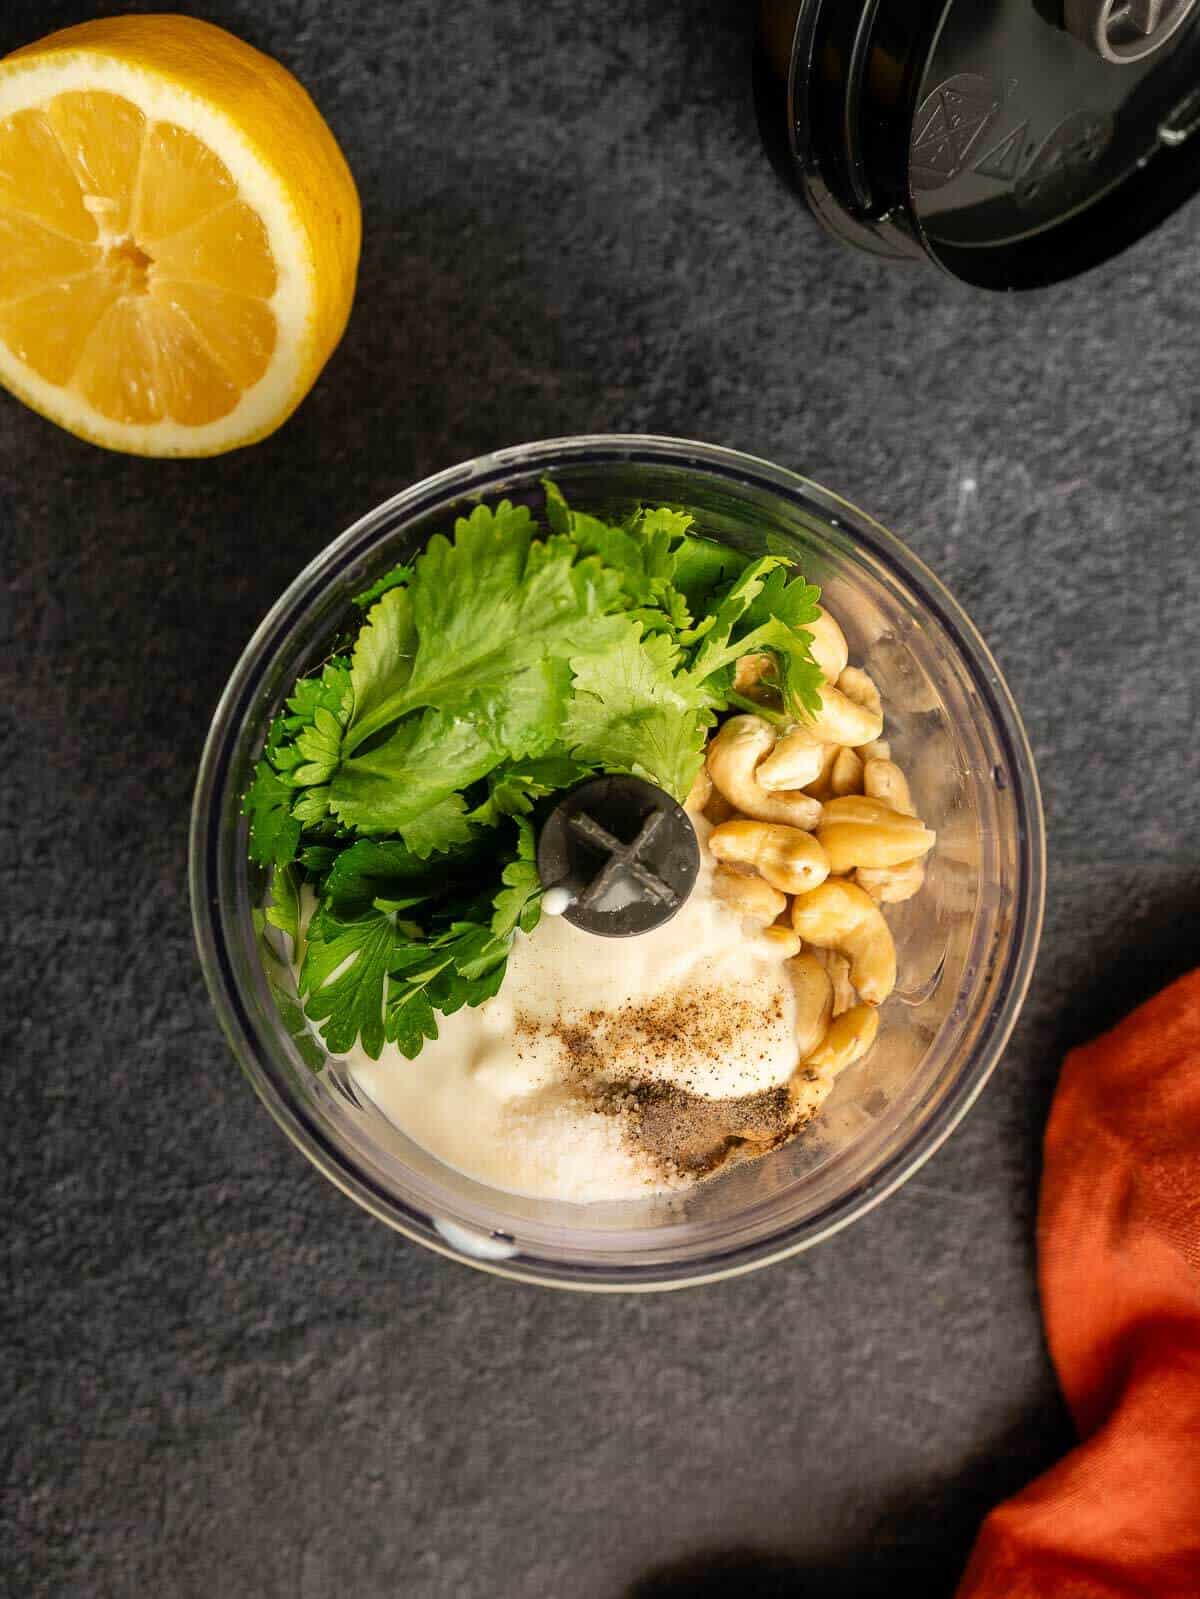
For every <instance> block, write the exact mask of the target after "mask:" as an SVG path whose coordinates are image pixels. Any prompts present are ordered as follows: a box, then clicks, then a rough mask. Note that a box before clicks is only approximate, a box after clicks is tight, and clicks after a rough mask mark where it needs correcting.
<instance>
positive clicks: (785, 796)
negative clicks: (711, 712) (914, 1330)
mask: <svg viewBox="0 0 1200 1599" xmlns="http://www.w3.org/2000/svg"><path fill="white" fill-rule="evenodd" d="M774 747H775V732H774V729H773V728H772V727H771V725H770V723H769V722H764V721H763V719H762V717H761V716H731V717H730V718H729V720H728V721H727V722H726V723H725V724H724V726H723V727H722V728H721V729H720V731H719V732H718V733H717V736H716V737H715V738H714V739H713V741H712V743H711V744H710V745H709V746H708V770H709V775H710V776H711V777H712V780H713V782H714V783H715V784H716V785H717V788H718V789H719V790H720V791H721V793H722V794H723V795H724V796H725V798H726V799H727V800H728V801H729V803H730V804H731V805H733V806H734V807H735V808H736V809H737V810H739V811H741V812H742V814H743V815H745V816H752V817H753V818H754V819H755V821H759V822H783V823H784V824H785V825H786V826H788V827H801V828H804V829H805V831H809V830H811V829H812V828H814V827H815V826H816V825H817V823H818V822H819V821H820V820H821V806H820V804H819V803H818V801H817V800H815V799H813V798H812V797H811V796H810V795H808V794H798V793H781V794H768V793H767V791H766V789H765V788H763V787H762V785H761V784H760V783H759V781H758V777H757V771H756V769H757V767H758V763H759V761H761V760H762V758H763V756H764V755H766V753H767V751H768V750H771V749H773V748H774Z"/></svg>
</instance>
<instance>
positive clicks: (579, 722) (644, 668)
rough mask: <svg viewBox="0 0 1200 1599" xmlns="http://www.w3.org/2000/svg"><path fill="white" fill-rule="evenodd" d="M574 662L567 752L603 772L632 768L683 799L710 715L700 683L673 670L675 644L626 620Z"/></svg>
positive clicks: (701, 750) (697, 762) (699, 757)
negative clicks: (601, 647)
mask: <svg viewBox="0 0 1200 1599" xmlns="http://www.w3.org/2000/svg"><path fill="white" fill-rule="evenodd" d="M571 664H572V667H573V668H574V671H575V695H574V698H573V699H572V701H571V706H570V709H569V711H568V714H567V726H566V730H565V733H564V741H565V742H566V743H567V745H568V746H569V747H570V750H571V753H572V755H573V756H574V757H575V758H576V759H577V760H583V761H587V762H589V763H592V764H594V765H596V766H599V767H601V768H603V769H604V770H605V771H609V772H633V773H634V774H635V775H636V776H638V777H644V778H648V779H649V781H650V782H652V783H657V784H659V786H660V787H662V788H665V789H666V790H667V792H668V793H670V794H674V795H675V797H676V798H677V799H683V798H684V797H685V796H686V795H687V792H688V789H689V788H691V786H692V782H693V780H694V778H695V776H696V773H697V772H698V771H699V770H700V764H701V762H702V760H703V759H704V739H705V731H706V729H707V727H708V725H709V723H710V722H711V720H712V717H711V714H710V704H711V700H710V696H709V695H708V694H707V693H706V691H705V689H704V688H703V685H702V684H701V683H699V682H698V681H695V680H694V678H693V675H692V674H688V673H678V668H679V664H680V652H679V648H678V646H677V645H676V644H674V643H673V642H672V640H671V639H669V638H668V637H667V636H666V635H665V634H662V633H652V634H651V635H650V636H649V637H648V638H642V637H640V635H639V631H638V629H637V628H636V626H631V627H630V628H629V630H628V631H627V633H626V635H625V637H624V638H623V639H622V641H621V643H620V645H619V646H618V647H616V648H615V649H610V650H608V651H607V652H606V653H605V654H604V655H602V656H590V657H581V658H580V659H578V660H576V661H573V662H572V663H571Z"/></svg>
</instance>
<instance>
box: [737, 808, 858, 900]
mask: <svg viewBox="0 0 1200 1599" xmlns="http://www.w3.org/2000/svg"><path fill="white" fill-rule="evenodd" d="M708 847H709V849H710V850H711V851H712V853H713V854H714V855H715V856H716V858H717V860H719V861H724V862H726V863H727V864H729V865H733V866H748V867H751V868H752V869H753V870H755V871H757V872H758V874H759V876H760V877H765V878H766V880H767V882H768V883H770V884H771V886H772V888H777V889H779V890H780V892H781V893H784V894H806V893H807V892H808V890H809V889H810V888H816V886H817V884H818V883H823V882H824V881H825V879H826V878H827V877H828V876H829V862H828V860H827V859H826V857H825V851H824V850H823V849H822V848H821V846H820V845H819V844H818V843H817V841H816V839H815V838H814V837H813V836H812V834H811V833H803V832H801V831H800V829H799V828H797V827H782V826H780V824H779V823H778V822H753V821H750V822H747V821H741V822H723V823H722V824H721V826H720V827H717V828H714V829H713V831H712V833H711V834H710V836H709V840H708Z"/></svg>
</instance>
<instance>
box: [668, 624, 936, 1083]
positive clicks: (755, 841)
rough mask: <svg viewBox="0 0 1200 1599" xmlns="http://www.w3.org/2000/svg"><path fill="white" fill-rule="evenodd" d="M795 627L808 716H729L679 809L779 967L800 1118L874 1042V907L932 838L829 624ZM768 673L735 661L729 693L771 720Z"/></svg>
mask: <svg viewBox="0 0 1200 1599" xmlns="http://www.w3.org/2000/svg"><path fill="white" fill-rule="evenodd" d="M806 626H807V627H808V629H809V631H811V633H812V635H813V644H812V654H813V658H814V660H815V661H816V663H817V665H818V666H819V667H820V670H821V673H822V676H823V677H824V679H825V681H824V683H823V685H822V687H821V704H820V709H819V710H818V711H817V713H816V714H815V715H814V716H810V717H809V718H808V719H807V720H805V721H803V722H798V723H796V724H794V725H792V726H785V727H784V728H783V729H782V730H780V729H779V727H778V726H777V725H776V722H777V720H778V717H777V715H776V722H772V721H770V720H767V719H766V718H765V717H761V716H753V715H740V716H733V717H730V718H729V720H728V721H726V722H725V723H723V724H722V726H721V727H720V729H719V730H718V731H717V733H716V734H715V736H714V737H713V739H712V740H711V742H710V744H709V747H708V754H707V759H706V766H705V770H703V771H702V772H701V773H700V775H699V777H698V778H697V779H696V784H695V786H694V787H693V789H692V792H691V794H690V795H689V797H688V800H687V808H688V809H689V810H690V811H692V812H693V813H694V814H697V815H700V814H703V815H704V817H705V818H706V820H707V821H708V822H709V823H710V824H712V830H711V832H710V833H709V834H708V840H707V843H708V849H709V851H710V852H711V854H712V856H713V857H714V859H715V861H716V863H717V864H716V869H715V871H714V873H713V892H714V893H715V894H716V895H717V897H718V898H720V899H721V900H723V901H724V902H725V903H726V904H727V905H728V906H729V907H730V908H731V909H732V910H735V911H737V912H738V913H739V914H740V915H742V916H744V917H748V918H750V919H752V920H753V921H755V922H758V923H760V924H761V929H760V931H759V933H758V935H757V936H758V937H759V938H760V939H761V941H762V946H763V949H764V952H766V951H770V952H771V953H774V954H775V955H777V956H778V957H779V958H781V959H783V960H786V961H787V962H788V965H789V970H790V975H791V978H792V983H793V987H794V990H795V995H796V1011H797V1027H796V1032H797V1045H798V1049H799V1062H800V1064H799V1066H798V1067H797V1071H796V1073H795V1075H794V1077H793V1086H792V1098H793V1102H794V1104H795V1105H796V1106H797V1108H798V1109H800V1108H803V1109H807V1110H809V1111H810V1112H811V1111H812V1110H813V1109H815V1108H816V1105H817V1104H819V1103H820V1100H821V1099H822V1098H824V1096H825V1094H826V1093H828V1092H829V1090H830V1089H831V1088H832V1084H833V1078H834V1077H836V1075H837V1074H838V1073H839V1072H841V1071H844V1070H845V1068H846V1067H847V1066H849V1065H851V1064H852V1063H853V1062H854V1061H856V1060H858V1059H860V1058H861V1057H862V1056H863V1055H865V1054H866V1052H867V1050H868V1049H870V1047H871V1045H872V1044H873V1043H874V1042H875V1037H876V1034H877V1033H878V1031H879V1007H880V1006H881V1005H882V1004H883V1002H884V1000H886V999H887V997H888V995H889V994H890V993H891V992H892V989H893V988H894V987H895V984H896V946H895V943H894V941H893V938H892V932H891V929H890V927H889V926H888V924H887V921H886V920H885V918H884V915H883V912H882V910H881V909H880V907H881V906H882V905H889V904H896V903H898V902H900V901H901V900H907V899H911V898H912V896H913V895H914V894H916V893H917V892H918V891H919V890H920V888H921V886H922V884H923V882H924V880H925V857H926V856H927V855H928V853H929V851H930V850H931V849H932V848H933V845H934V842H935V840H936V836H937V835H936V834H935V833H933V832H931V831H930V830H929V829H928V828H927V827H925V826H924V824H923V823H922V822H921V819H920V818H919V817H918V816H917V814H916V811H915V809H914V807H913V802H912V795H911V793H910V792H909V786H908V781H907V779H906V777H905V775H904V773H903V772H902V771H901V769H900V767H899V766H897V765H896V763H895V762H894V761H893V760H892V758H891V747H890V745H889V744H888V743H887V741H886V740H885V739H884V738H883V705H882V702H881V699H880V695H879V690H878V689H877V688H876V686H875V684H874V682H873V681H872V680H871V678H870V677H869V676H868V675H867V673H866V672H864V671H861V670H860V669H859V668H858V667H854V666H850V665H848V656H849V651H848V648H847V644H846V638H845V635H844V634H843V632H842V630H841V628H840V627H839V625H838V623H837V622H836V621H835V620H834V618H833V617H832V616H830V614H829V613H828V611H824V610H822V611H821V613H820V615H819V617H818V620H817V621H816V622H814V623H812V624H806ZM773 670H774V662H773V660H772V658H771V657H770V656H767V655H761V656H756V655H750V656H745V657H743V659H742V660H741V661H739V663H738V670H737V678H736V680H735V688H736V690H737V692H738V693H739V694H740V695H741V697H742V698H743V699H746V698H749V699H751V700H753V701H755V702H757V703H759V704H761V705H763V707H764V709H768V708H769V709H771V710H772V711H773V712H775V713H778V711H779V710H780V709H781V708H782V698H781V696H780V694H779V692H778V689H777V687H773V686H772V682H771V674H772V672H773Z"/></svg>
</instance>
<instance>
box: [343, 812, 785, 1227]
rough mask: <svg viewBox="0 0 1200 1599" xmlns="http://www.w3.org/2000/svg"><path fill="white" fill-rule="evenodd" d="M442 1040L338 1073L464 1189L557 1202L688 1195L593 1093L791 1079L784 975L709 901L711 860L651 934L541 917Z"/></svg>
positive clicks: (747, 932) (742, 926)
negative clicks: (497, 978)
mask: <svg viewBox="0 0 1200 1599" xmlns="http://www.w3.org/2000/svg"><path fill="white" fill-rule="evenodd" d="M700 826H701V827H702V828H703V827H704V824H703V823H701V824H700ZM705 831H707V829H705ZM438 1029H439V1036H438V1038H437V1039H436V1040H433V1041H431V1042H428V1043H426V1045H425V1047H424V1048H423V1049H422V1051H421V1053H420V1055H419V1056H418V1057H417V1059H416V1060H412V1061H410V1060H406V1059H405V1058H404V1057H403V1056H402V1055H401V1054H400V1053H399V1051H398V1050H397V1049H396V1048H395V1047H394V1046H391V1045H389V1046H386V1047H385V1049H384V1052H383V1054H382V1056H381V1057H380V1059H379V1060H378V1061H372V1060H370V1059H368V1057H367V1056H366V1055H365V1054H364V1053H363V1052H362V1050H361V1049H359V1048H357V1047H356V1048H355V1049H354V1050H353V1051H351V1052H350V1054H349V1055H348V1056H347V1057H346V1059H347V1060H348V1062H349V1065H350V1067H351V1070H352V1072H353V1074H354V1078H355V1081H356V1082H357V1084H358V1086H359V1087H360V1088H361V1089H362V1090H363V1092H364V1093H366V1094H367V1095H368V1096H369V1098H370V1099H371V1100H372V1101H373V1102H374V1103H375V1104H376V1105H377V1106H378V1108H379V1109H380V1110H381V1111H382V1112H383V1114H384V1115H385V1116H386V1117H387V1118H388V1120H389V1121H391V1122H393V1123H394V1124H395V1125H396V1126H397V1127H399V1128H401V1129H402V1130H403V1131H404V1132H405V1133H407V1134H408V1135H409V1136H410V1137H411V1138H413V1139H415V1140H416V1142H417V1143H419V1144H422V1145H423V1146H424V1147H425V1148H426V1149H427V1150H429V1151H430V1152H431V1153H432V1154H434V1155H436V1156H438V1157H439V1158H440V1159H441V1160H444V1161H446V1162H447V1163H448V1164H449V1165H451V1166H455V1167H457V1168H458V1169H459V1170H460V1171H462V1172H464V1173H465V1174H466V1175H468V1176H470V1177H473V1178H476V1179H477V1180H479V1181H481V1182H486V1183H490V1184H492V1185H493V1186H495V1187H498V1188H504V1189H507V1190H509V1191H510V1192H515V1193H521V1194H529V1195H537V1196H541V1197H545V1198H553V1199H563V1200H574V1201H586V1200H602V1199H607V1200H613V1199H626V1198H636V1197H642V1196H645V1195H647V1194H650V1193H654V1192H662V1191H666V1190H668V1189H670V1188H674V1187H678V1186H680V1185H681V1183H683V1182H684V1181H686V1179H683V1178H680V1177H678V1176H676V1175H673V1174H672V1173H670V1172H669V1171H667V1170H665V1169H664V1168H663V1166H662V1164H661V1163H656V1162H654V1161H652V1160H651V1158H650V1157H649V1156H648V1155H647V1154H646V1153H644V1152H643V1151H641V1150H639V1148H638V1147H637V1144H636V1141H635V1140H633V1139H631V1138H630V1137H629V1136H628V1135H627V1130H626V1126H625V1119H624V1118H623V1117H622V1116H620V1115H614V1114H611V1113H607V1112H605V1111H602V1110H598V1109H596V1108H595V1107H594V1106H593V1105H591V1104H589V1103H588V1094H589V1091H590V1092H592V1093H594V1092H595V1091H596V1090H597V1089H598V1090H600V1091H603V1090H604V1089H605V1088H608V1087H610V1086H613V1085H615V1086H617V1087H620V1086H622V1085H627V1086H629V1087H633V1086H635V1085H638V1084H641V1085H645V1084H653V1083H662V1084H669V1085H673V1086H674V1087H677V1088H683V1089H686V1090H688V1091H689V1092H690V1093H691V1094H694V1095H699V1096H702V1097H704V1098H708V1099H727V1098H737V1097H739V1096H743V1095H747V1094H753V1093H757V1092H759V1091H761V1090H763V1089H768V1088H772V1087H775V1086H776V1085H778V1084H782V1083H786V1082H787V1080H788V1078H789V1077H790V1076H791V1074H792V1072H793V1070H794V1069H795V1066H796V1045H795V1041H794V1038H795V1001H794V997H793V994H792V989H791V984H790V980H789V978H788V976H787V971H786V967H785V965H784V963H783V962H782V961H780V960H779V959H778V957H777V956H776V955H773V954H770V953H768V952H766V951H765V950H764V949H763V948H762V947H761V945H760V944H759V942H758V941H757V940H756V936H755V931H754V924H752V923H744V922H743V920H742V918H741V917H739V916H737V915H735V914H734V913H733V912H731V911H730V910H729V909H727V907H726V906H724V905H723V904H721V903H720V902H719V901H717V900H716V899H714V898H713V896H712V892H711V868H710V866H709V864H708V861H707V858H706V860H705V864H704V866H703V867H702V869H701V874H700V878H699V880H698V881H697V884H696V886H695V888H694V889H693V891H692V894H691V896H690V897H689V899H688V901H687V903H686V904H685V905H684V906H683V907H682V909H681V910H680V911H679V912H678V913H677V915H675V916H674V917H673V918H672V919H671V920H670V921H669V922H667V923H665V924H664V925H663V926H662V927H659V928H656V929H655V930H654V931H652V932H649V933H644V934H642V935H640V936H637V937H633V938H627V939H605V938H598V937H596V936H594V935H592V934H589V933H584V932H581V931H579V929H577V928H575V927H572V926H571V924H570V923H569V922H567V921H565V920H563V919H562V918H561V917H545V916H544V917H543V918H542V921H541V922H540V924H539V925H538V927H537V928H536V930H535V931H534V933H533V934H532V935H531V936H529V937H525V936H523V935H518V939H517V943H516V945H515V947H514V949H513V952H512V955H511V957H510V959H509V966H508V974H507V976H506V978H505V981H504V986H503V987H502V989H501V990H500V993H499V994H498V995H497V996H496V997H495V998H494V999H492V1000H489V1001H488V1003H487V1004H485V1005H482V1006H480V1007H479V1008H478V1009H470V1008H467V1009H463V1010H461V1011H458V1012H456V1014H455V1015H453V1016H447V1017H439V1018H438Z"/></svg>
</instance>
